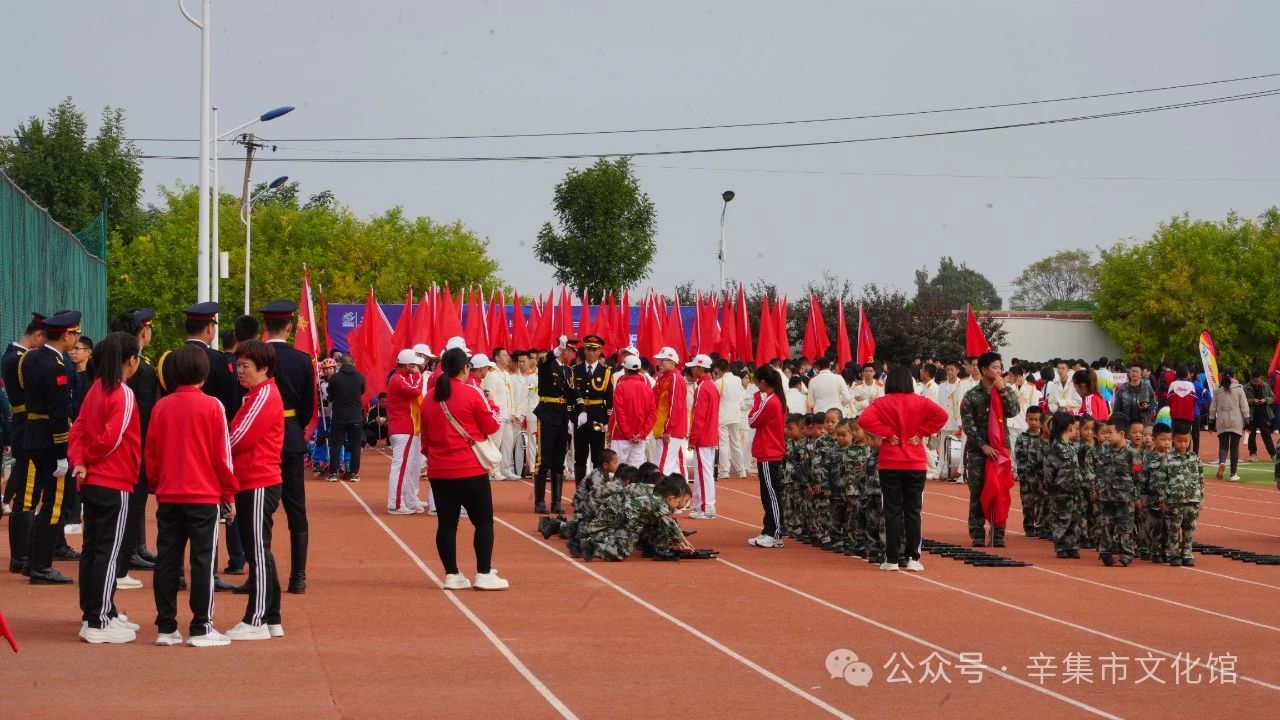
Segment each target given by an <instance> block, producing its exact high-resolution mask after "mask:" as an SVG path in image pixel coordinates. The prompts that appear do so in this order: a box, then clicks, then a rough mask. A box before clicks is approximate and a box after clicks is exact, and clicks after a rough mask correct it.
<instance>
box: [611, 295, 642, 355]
mask: <svg viewBox="0 0 1280 720" xmlns="http://www.w3.org/2000/svg"><path fill="white" fill-rule="evenodd" d="M616 319H617V324H616V325H614V327H613V331H614V332H616V333H617V334H618V338H617V340H616V342H617V343H618V347H619V348H624V347H626V346H628V345H630V344H631V290H630V289H627V290H623V291H622V306H621V307H619V308H618V315H617V318H616ZM637 330H639V326H638V324H637Z"/></svg>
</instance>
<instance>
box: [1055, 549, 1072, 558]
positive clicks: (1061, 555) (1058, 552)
mask: <svg viewBox="0 0 1280 720" xmlns="http://www.w3.org/2000/svg"><path fill="white" fill-rule="evenodd" d="M1053 554H1054V555H1056V556H1057V557H1059V558H1062V559H1064V560H1065V559H1067V558H1069V557H1071V553H1069V552H1067V551H1066V550H1054V551H1053Z"/></svg>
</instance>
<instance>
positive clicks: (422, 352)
mask: <svg viewBox="0 0 1280 720" xmlns="http://www.w3.org/2000/svg"><path fill="white" fill-rule="evenodd" d="M413 351H414V352H415V353H417V354H418V366H419V367H421V368H422V378H423V380H422V401H425V400H426V397H427V385H428V380H427V378H429V377H430V376H431V375H430V373H431V371H432V370H433V369H434V367H435V361H436V360H439V359H440V358H438V357H436V354H435V353H433V352H431V346H430V345H427V344H425V343H419V344H417V345H414V346H413ZM420 402H421V401H420ZM418 442H419V443H421V442H422V437H421V435H419V437H418ZM421 460H422V462H421V464H420V471H419V473H418V487H421V486H422V480H423V479H425V478H426V477H427V457H426V454H425V453H424V454H423V456H422V458H421ZM418 504H419V505H422V504H423V503H422V500H418ZM426 506H427V512H428V513H429V514H431V515H435V514H436V496H435V495H434V494H433V493H432V492H431V483H427V502H426Z"/></svg>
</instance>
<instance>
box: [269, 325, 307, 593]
mask: <svg viewBox="0 0 1280 720" xmlns="http://www.w3.org/2000/svg"><path fill="white" fill-rule="evenodd" d="M297 310H298V304H297V303H295V302H290V301H288V300H277V301H275V302H273V303H269V304H267V305H265V306H264V307H263V308H262V310H261V312H262V317H263V319H265V320H266V321H267V324H268V329H267V332H268V333H271V330H270V327H269V326H270V325H271V324H272V321H277V322H278V321H281V320H289V321H292V320H293V314H294V313H295V312H297ZM304 330H305V328H299V331H300V332H301V331H304ZM269 342H270V343H271V347H273V348H275V351H276V367H275V370H274V371H273V372H272V377H274V378H275V379H276V387H277V388H278V389H279V390H280V399H281V400H282V401H283V402H284V449H283V453H282V455H281V460H280V475H281V479H282V480H283V483H284V484H283V487H282V488H281V500H280V501H281V504H283V505H284V514H285V517H286V518H287V519H288V522H289V557H290V560H291V563H290V565H291V570H290V572H289V592H291V593H295V594H297V593H303V592H306V590H307V543H308V538H309V528H308V526H307V493H306V485H305V484H304V483H303V474H302V470H303V467H302V465H303V463H302V461H303V458H305V457H306V454H307V439H306V429H307V426H309V425H310V424H311V418H312V416H313V415H314V414H315V403H316V361H315V358H314V357H312V356H311V355H310V354H309V353H305V352H303V351H301V350H298V349H296V348H294V347H292V346H290V345H289V343H288V342H287V341H285V340H284V339H282V338H272V339H271V340H270V341H269Z"/></svg>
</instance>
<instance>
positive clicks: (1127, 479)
mask: <svg viewBox="0 0 1280 720" xmlns="http://www.w3.org/2000/svg"><path fill="white" fill-rule="evenodd" d="M1139 425H1141V423H1139ZM1104 427H1105V434H1104V436H1103V442H1102V444H1101V445H1099V447H1098V458H1097V469H1096V472H1095V474H1094V481H1093V487H1092V497H1093V498H1095V499H1096V502H1097V503H1098V526H1099V540H1098V557H1099V559H1101V560H1102V564H1103V565H1107V566H1108V567H1110V566H1112V565H1114V564H1116V563H1117V562H1118V563H1120V565H1121V566H1123V567H1129V565H1130V564H1132V563H1133V556H1134V554H1135V552H1136V549H1135V547H1134V540H1133V534H1134V520H1133V518H1134V513H1135V512H1137V510H1136V507H1135V505H1136V503H1137V501H1138V483H1137V480H1136V478H1135V475H1136V469H1137V468H1138V465H1137V464H1136V460H1135V455H1136V452H1137V451H1135V450H1134V449H1133V448H1132V447H1130V446H1129V438H1128V435H1127V432H1128V430H1129V420H1128V418H1126V417H1125V416H1124V415H1120V414H1115V415H1112V416H1111V417H1110V418H1108V419H1107V423H1106V425H1105V426H1104Z"/></svg>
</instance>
